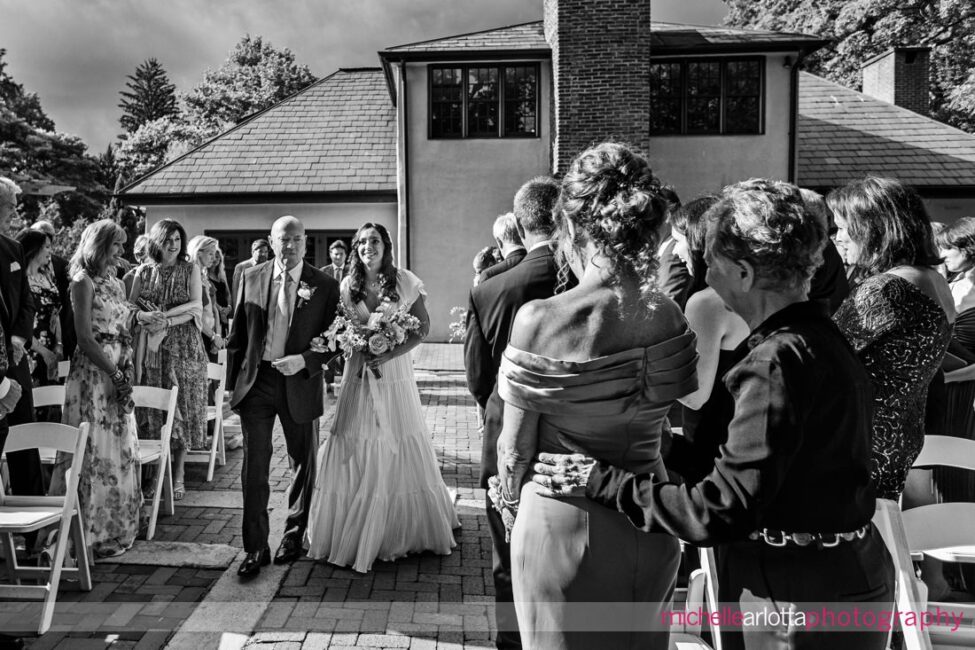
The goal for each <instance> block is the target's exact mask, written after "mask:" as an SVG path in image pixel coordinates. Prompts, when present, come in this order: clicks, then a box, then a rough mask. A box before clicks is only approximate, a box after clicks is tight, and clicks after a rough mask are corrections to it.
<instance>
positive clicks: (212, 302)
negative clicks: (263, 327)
mask: <svg viewBox="0 0 975 650" xmlns="http://www.w3.org/2000/svg"><path fill="white" fill-rule="evenodd" d="M218 250H219V248H218V244H217V240H216V239H214V238H213V237H208V236H207V235H197V236H196V237H194V238H193V239H191V240H190V243H189V246H188V247H187V252H188V254H189V256H190V261H191V262H193V263H194V264H197V265H199V267H200V281H201V283H202V287H201V292H200V296H201V299H202V302H203V311H202V315H201V318H200V333H201V334H202V335H203V347H204V349H205V350H206V351H207V355H208V356H209V359H210V361H216V360H217V352H218V351H219V350H222V349H223V348H224V347H226V345H227V340H226V338H224V336H223V334H224V332H223V330H222V329H221V323H220V306H219V305H218V304H217V289H216V287H215V286H214V285H213V284H212V283H211V282H210V274H209V269H210V267H211V266H212V265H213V260H214V259H216V257H217V251H218Z"/></svg>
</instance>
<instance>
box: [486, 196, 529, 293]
mask: <svg viewBox="0 0 975 650" xmlns="http://www.w3.org/2000/svg"><path fill="white" fill-rule="evenodd" d="M491 232H492V234H493V235H494V241H495V242H496V243H497V245H498V250H499V251H501V257H502V258H503V261H501V262H498V263H496V264H494V265H493V266H489V267H488V268H487V269H485V270H484V271H481V272H480V274H479V275H478V277H477V283H475V286H476V285H477V284H480V283H481V282H484V281H485V280H487V279H488V278H493V277H494V276H496V275H498V274H499V273H504V272H505V271H507V270H508V269H510V268H511V267H512V266H514V265H516V264H518V263H519V262H521V260H523V259H525V255H526V254H527V251H526V250H525V243H524V242H523V241H521V235H520V234H519V233H518V220H517V219H516V218H515V215H514V213H513V212H507V213H505V214H502V215H499V216H498V218H497V219H495V220H494V226H493V227H492V229H491Z"/></svg>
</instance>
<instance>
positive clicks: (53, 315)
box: [17, 229, 64, 386]
mask: <svg viewBox="0 0 975 650" xmlns="http://www.w3.org/2000/svg"><path fill="white" fill-rule="evenodd" d="M17 241H18V242H20V245H21V247H22V248H23V249H24V260H25V261H26V262H27V284H28V285H30V291H31V296H32V297H33V299H34V339H33V341H32V342H31V349H30V352H29V354H30V356H31V359H32V361H33V363H34V370H33V373H32V376H33V379H34V385H35V386H46V385H49V384H55V383H58V362H59V361H62V360H63V359H64V348H63V346H62V345H61V310H62V309H64V304H63V303H62V302H61V294H60V292H58V288H57V285H56V284H55V282H54V276H53V274H52V272H51V267H50V262H51V238H50V237H49V236H48V235H47V234H46V233H44V232H42V231H40V230H33V229H25V230H22V231H20V232H19V233H18V234H17Z"/></svg>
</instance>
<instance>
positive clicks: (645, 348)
mask: <svg viewBox="0 0 975 650" xmlns="http://www.w3.org/2000/svg"><path fill="white" fill-rule="evenodd" d="M665 214H666V204H665V202H664V201H663V200H662V199H661V197H660V187H659V185H658V183H657V181H656V180H655V179H654V177H653V174H652V173H651V170H650V166H649V164H648V163H647V161H646V159H645V158H644V157H643V156H641V155H639V154H637V153H636V152H634V151H633V150H632V149H631V148H630V147H628V146H627V145H624V144H616V143H604V144H600V145H598V146H595V147H593V148H591V149H588V150H586V151H584V152H582V153H581V154H580V155H579V156H578V157H577V158H576V159H575V160H574V161H573V162H572V164H571V166H570V167H569V169H568V171H567V172H566V174H565V177H564V179H563V181H562V190H561V197H560V199H559V203H558V204H557V206H556V215H555V216H556V224H557V231H558V253H559V257H561V258H563V259H564V260H566V262H567V264H568V267H569V269H570V270H571V273H572V274H573V275H574V276H575V277H576V278H577V279H578V284H577V285H576V286H574V287H573V288H571V289H569V290H567V291H565V292H564V293H560V294H556V295H555V296H554V297H552V298H549V299H546V300H536V301H533V302H529V303H527V304H525V305H524V306H523V307H522V308H521V309H520V310H519V311H518V314H517V316H516V317H515V320H514V324H513V327H512V332H511V339H510V343H509V345H508V348H507V350H506V351H505V353H504V356H503V358H502V361H501V371H500V374H499V379H498V381H499V394H500V396H501V398H502V399H503V400H504V402H505V406H504V425H503V430H502V432H501V436H500V439H499V441H498V470H499V476H498V477H497V479H495V478H494V477H492V478H491V480H490V484H491V485H492V489H491V493H492V500H493V501H494V503H495V507H496V508H498V509H499V510H500V511H501V513H502V517H503V518H505V520H506V523H507V524H508V525H509V528H510V535H511V566H512V581H513V586H514V601H515V608H516V611H517V614H518V624H519V628H520V631H521V638H522V642H523V643H524V645H525V647H526V648H562V647H580V648H581V647H599V648H643V649H646V648H667V647H668V637H669V633H668V632H667V631H666V630H663V631H661V630H660V628H658V627H648V626H647V624H646V623H647V621H657V620H660V619H659V617H660V615H661V613H662V612H664V611H666V610H667V609H668V608H669V606H670V600H671V596H672V594H673V590H674V584H675V579H676V575H677V567H678V563H679V559H680V548H679V544H678V542H677V539H676V538H674V537H673V536H671V535H668V534H653V535H646V534H642V533H638V532H637V531H635V530H634V529H633V528H632V527H631V526H630V525H629V524H628V523H627V521H626V518H625V517H624V516H623V515H622V514H618V513H615V512H611V511H609V510H606V509H604V508H601V507H600V506H598V505H597V504H594V503H592V502H589V501H586V500H585V499H575V498H571V499H565V498H546V497H543V496H541V495H540V494H539V490H540V487H539V486H538V485H535V484H534V483H531V482H530V479H531V473H532V472H531V459H532V457H533V456H534V455H535V454H536V453H542V454H543V455H544V454H546V453H567V452H570V451H576V450H581V451H584V452H585V453H587V454H589V455H591V456H594V457H596V458H600V459H603V460H606V461H611V462H613V463H617V464H619V465H621V466H622V467H626V468H627V469H628V470H630V471H633V472H638V473H647V474H655V475H657V476H666V470H665V469H664V466H663V461H662V460H661V456H660V442H661V435H662V428H663V424H664V421H665V419H666V414H667V411H668V410H669V409H670V407H671V405H672V404H673V403H674V401H675V400H676V399H677V398H679V397H682V396H683V395H686V394H687V393H690V392H691V391H693V390H694V388H695V387H696V381H695V375H694V368H695V359H696V353H695V351H694V335H693V334H692V333H691V332H690V331H689V330H688V328H687V324H686V322H685V321H684V317H683V315H682V314H681V312H680V309H679V308H678V307H677V305H676V304H675V303H674V302H673V301H672V300H670V299H669V298H666V297H664V296H663V295H662V294H661V293H660V292H659V291H658V289H657V284H656V270H657V258H656V251H657V247H658V244H659V234H658V233H659V232H660V230H661V226H662V225H663V222H664V219H665ZM515 513H517V516H514V515H515ZM512 525H513V528H511V526H512ZM582 603H585V604H584V605H582ZM628 603H629V605H628Z"/></svg>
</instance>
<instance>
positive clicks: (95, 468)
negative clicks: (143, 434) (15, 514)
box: [51, 276, 142, 556]
mask: <svg viewBox="0 0 975 650" xmlns="http://www.w3.org/2000/svg"><path fill="white" fill-rule="evenodd" d="M91 281H92V284H93V285H94V287H95V292H94V297H93V298H92V305H91V329H92V331H93V332H94V335H95V341H97V342H98V343H99V345H101V347H102V351H103V352H104V353H105V354H106V355H108V358H109V359H111V360H112V362H113V363H115V364H116V365H117V366H118V367H119V368H120V369H122V370H123V372H126V374H127V375H129V376H131V375H132V372H131V370H132V347H131V345H130V339H129V335H128V332H127V331H126V329H125V321H126V316H127V314H128V304H127V303H126V300H125V293H124V291H125V290H124V288H123V286H122V281H121V280H119V279H118V278H116V277H114V276H112V277H95V278H91ZM64 389H65V394H66V396H65V402H64V413H63V416H62V420H61V421H62V422H63V423H64V424H70V425H71V426H74V427H76V426H79V425H80V424H81V423H82V422H89V423H90V424H91V426H90V429H89V435H88V445H87V447H86V448H85V460H84V465H83V466H82V471H81V476H80V478H79V482H78V499H79V503H80V509H81V512H82V513H83V514H84V521H85V524H86V525H87V535H88V538H87V541H88V543H89V544H91V545H92V546H93V547H94V551H95V554H96V555H99V556H111V555H117V554H118V553H119V552H121V551H124V550H125V549H127V548H129V547H130V546H132V543H133V542H134V541H135V536H136V534H137V533H138V532H139V510H140V508H141V507H142V491H141V489H140V487H139V439H138V436H137V435H136V429H135V421H134V420H133V418H132V416H131V414H127V413H126V412H125V411H124V410H123V408H122V406H121V405H120V404H119V403H118V402H117V401H116V399H115V387H114V385H113V383H112V379H111V377H109V376H108V375H107V374H105V372H104V371H102V370H101V369H100V368H99V367H98V366H96V365H95V364H94V362H92V360H91V359H89V358H88V356H87V355H86V354H85V353H84V352H83V351H82V349H81V346H78V347H77V348H76V349H75V352H74V357H73V358H72V359H71V372H70V373H69V374H68V379H67V381H66V383H65V386H64ZM70 466H71V454H65V453H62V452H59V453H58V458H57V464H56V465H55V467H54V473H53V474H52V476H51V493H52V494H64V490H65V487H66V484H67V481H66V480H65V473H66V470H67V469H68V468H70Z"/></svg>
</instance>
